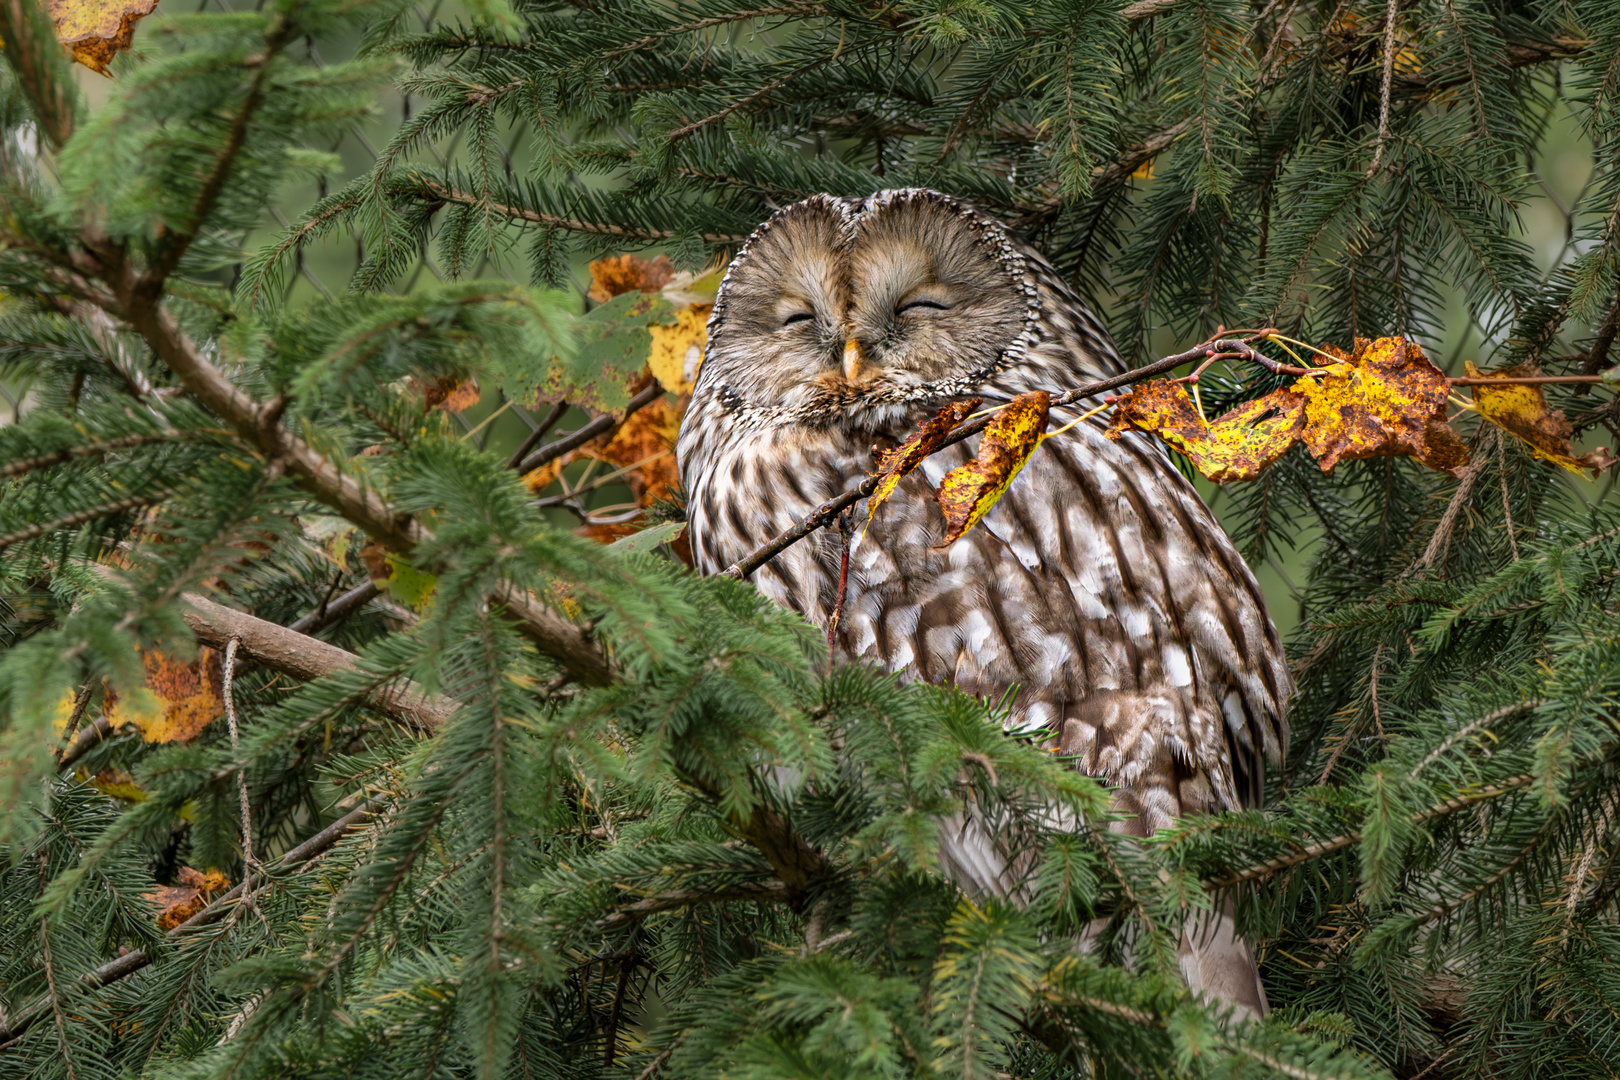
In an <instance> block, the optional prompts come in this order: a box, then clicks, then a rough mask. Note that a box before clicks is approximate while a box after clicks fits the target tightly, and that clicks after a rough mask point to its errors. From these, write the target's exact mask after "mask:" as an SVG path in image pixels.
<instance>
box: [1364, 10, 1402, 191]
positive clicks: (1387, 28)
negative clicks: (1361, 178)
mask: <svg viewBox="0 0 1620 1080" xmlns="http://www.w3.org/2000/svg"><path fill="white" fill-rule="evenodd" d="M1400 12H1401V5H1400V0H1389V11H1388V12H1387V13H1386V14H1385V15H1384V81H1383V90H1382V92H1381V93H1380V95H1379V105H1378V148H1377V149H1376V150H1375V151H1374V152H1373V159H1372V164H1371V165H1369V166H1367V177H1368V178H1369V179H1371V178H1372V177H1373V176H1375V175H1377V173H1378V166H1379V165H1381V164H1383V161H1384V143H1385V141H1386V140H1388V138H1389V90H1390V86H1391V84H1392V83H1393V82H1394V81H1395V24H1396V20H1397V19H1398V18H1399V17H1400Z"/></svg>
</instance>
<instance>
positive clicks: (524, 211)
mask: <svg viewBox="0 0 1620 1080" xmlns="http://www.w3.org/2000/svg"><path fill="white" fill-rule="evenodd" d="M417 182H418V183H419V184H421V186H422V190H423V191H426V192H427V193H428V194H430V195H432V196H433V197H434V198H436V199H439V200H441V201H443V202H447V203H456V204H457V205H460V206H471V207H474V208H476V209H479V210H488V211H491V212H493V213H496V214H499V215H501V216H502V217H509V218H512V219H513V220H514V221H529V222H533V223H534V224H536V225H546V226H549V227H550V228H554V229H567V230H568V231H569V232H577V233H587V234H589V235H592V236H617V237H621V238H623V239H625V240H647V241H656V240H672V239H674V238H675V236H676V235H677V234H676V233H675V232H674V231H673V230H670V229H643V228H637V227H634V226H628V225H614V224H604V223H599V222H594V221H583V220H581V219H579V218H565V217H559V216H557V215H556V214H543V213H541V212H540V211H538V210H530V209H528V208H527V207H523V206H507V205H505V204H504V203H498V202H495V201H494V200H492V199H486V198H483V197H481V196H478V195H473V194H471V193H469V192H465V191H462V190H460V189H459V188H453V187H446V186H445V185H444V184H441V183H439V182H437V181H435V180H426V179H423V178H420V177H418V178H417ZM700 238H701V239H702V240H703V241H704V242H705V243H709V244H740V243H742V242H743V241H744V240H747V239H748V237H747V236H746V235H744V234H740V233H703V234H701V236H700Z"/></svg>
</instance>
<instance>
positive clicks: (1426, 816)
mask: <svg viewBox="0 0 1620 1080" xmlns="http://www.w3.org/2000/svg"><path fill="white" fill-rule="evenodd" d="M1538 775H1539V774H1537V773H1520V774H1519V775H1518V776H1515V777H1512V778H1510V779H1507V780H1503V781H1502V782H1501V783H1497V784H1490V785H1487V786H1486V787H1483V788H1480V789H1479V790H1478V791H1474V792H1470V793H1468V794H1467V795H1458V796H1456V797H1455V798H1451V799H1447V800H1445V801H1444V802H1440V803H1436V804H1435V805H1434V806H1432V807H1430V808H1429V809H1427V810H1424V811H1420V812H1419V813H1416V814H1414V815H1412V823H1413V824H1414V825H1421V824H1423V823H1424V822H1426V821H1432V820H1433V819H1435V818H1440V817H1445V816H1446V815H1447V814H1453V813H1456V812H1457V811H1458V810H1461V809H1463V808H1464V807H1467V806H1473V805H1474V804H1475V803H1480V802H1486V801H1488V800H1490V799H1495V798H1499V797H1501V796H1503V795H1506V794H1508V793H1510V792H1513V791H1517V790H1518V789H1519V788H1522V787H1524V786H1526V785H1527V784H1530V783H1533V782H1534V781H1535V780H1536V779H1537V777H1538ZM1360 842H1361V831H1360V830H1359V829H1358V830H1356V831H1354V832H1347V833H1340V834H1339V835H1338V836H1334V837H1331V838H1329V839H1327V840H1320V841H1317V842H1316V843H1314V844H1311V845H1309V846H1308V847H1303V848H1300V849H1299V850H1298V851H1294V852H1290V853H1289V854H1287V855H1279V856H1278V857H1276V858H1275V859H1267V860H1266V861H1265V862H1262V863H1255V864H1254V865H1252V866H1246V867H1244V868H1243V869H1242V870H1238V871H1236V872H1235V873H1232V874H1227V875H1226V876H1224V877H1220V878H1215V879H1213V880H1209V881H1205V882H1204V887H1205V888H1207V889H1210V890H1211V891H1218V890H1221V889H1229V888H1231V887H1232V886H1233V885H1242V884H1244V883H1246V882H1250V881H1259V880H1261V879H1262V878H1268V877H1270V876H1272V875H1273V874H1275V873H1277V872H1278V871H1281V870H1287V869H1289V868H1290V867H1294V866H1298V865H1299V864H1300V863H1305V862H1310V861H1311V860H1312V859H1319V858H1321V857H1322V856H1323V855H1331V854H1332V853H1333V852H1335V851H1340V850H1343V849H1344V848H1347V847H1350V846H1352V845H1353V844H1359V843H1360Z"/></svg>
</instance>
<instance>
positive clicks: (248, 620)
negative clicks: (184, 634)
mask: <svg viewBox="0 0 1620 1080" xmlns="http://www.w3.org/2000/svg"><path fill="white" fill-rule="evenodd" d="M181 601H182V602H183V605H184V606H183V608H182V610H181V617H182V618H184V619H185V621H186V625H187V626H189V627H191V629H192V632H193V633H195V634H196V635H197V640H198V641H199V642H201V643H202V644H204V645H207V646H209V647H210V648H216V649H223V648H225V647H226V646H228V645H229V644H230V642H232V641H236V642H237V643H238V644H237V650H238V652H239V654H240V655H241V656H244V657H246V658H248V659H250V660H252V661H253V662H254V663H256V664H263V665H264V666H265V667H267V668H270V669H271V670H272V671H280V672H284V673H286V674H288V675H291V676H293V677H294V678H297V679H301V680H304V681H312V680H315V679H319V678H322V677H324V676H327V675H331V674H332V673H334V672H337V671H342V670H348V669H352V668H357V667H358V666H359V663H360V658H359V657H358V656H356V655H355V654H354V653H351V652H349V651H347V650H346V649H340V648H338V647H337V646H336V645H330V644H328V643H326V642H324V641H322V640H321V639H320V638H315V637H309V636H308V635H306V634H302V633H299V632H298V631H296V630H293V629H291V628H290V627H285V626H279V625H277V624H276V623H273V622H269V621H267V620H265V619H260V618H256V617H254V616H252V615H249V614H247V613H246V612H243V611H237V610H235V609H234V608H228V607H226V606H224V605H223V604H216V603H215V602H214V601H212V600H210V599H208V598H207V597H205V596H202V595H200V594H198V593H185V594H183V595H182V596H181ZM371 703H372V704H373V705H374V706H376V707H377V708H378V709H381V710H382V711H383V712H385V713H387V714H388V715H389V716H391V717H393V718H394V719H396V720H399V721H400V722H402V723H405V724H408V725H410V726H411V727H414V728H417V729H419V730H424V731H433V730H435V729H437V728H439V727H441V726H443V724H444V723H445V721H446V720H448V719H449V718H450V714H451V713H453V712H455V710H456V708H457V705H456V703H455V702H453V701H450V700H449V699H447V698H443V697H439V696H432V697H429V696H427V695H425V694H423V692H422V690H421V689H420V688H419V687H417V686H416V685H415V684H413V683H405V684H404V685H402V686H400V685H395V686H389V687H386V688H383V689H379V690H378V691H376V692H375V693H374V694H373V695H372V697H371Z"/></svg>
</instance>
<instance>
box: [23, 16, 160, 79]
mask: <svg viewBox="0 0 1620 1080" xmlns="http://www.w3.org/2000/svg"><path fill="white" fill-rule="evenodd" d="M157 3H158V0H119V2H116V3H102V2H101V0H45V12H46V14H48V15H49V16H50V17H51V21H52V22H54V23H55V24H56V40H57V41H60V42H61V43H62V44H63V46H65V47H66V48H67V50H68V52H69V53H71V54H72V55H73V59H75V60H77V61H78V62H79V63H81V64H83V65H84V66H85V67H87V68H89V69H90V70H91V71H94V72H95V73H96V74H98V75H106V74H107V69H108V67H110V66H111V64H112V62H113V58H114V57H116V56H117V55H118V54H119V53H121V52H123V51H124V50H125V49H127V48H129V46H130V42H131V41H133V40H134V37H135V24H136V23H138V22H140V21H141V20H142V19H143V18H145V17H146V16H148V15H150V14H152V11H153V9H155V8H156V7H157Z"/></svg>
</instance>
